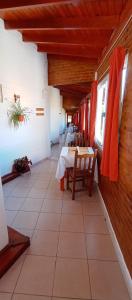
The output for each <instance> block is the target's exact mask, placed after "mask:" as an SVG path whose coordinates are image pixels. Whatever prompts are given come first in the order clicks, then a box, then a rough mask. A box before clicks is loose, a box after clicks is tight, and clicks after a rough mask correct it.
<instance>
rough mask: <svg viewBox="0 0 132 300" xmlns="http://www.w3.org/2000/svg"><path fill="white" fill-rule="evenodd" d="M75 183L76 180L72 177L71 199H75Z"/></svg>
mask: <svg viewBox="0 0 132 300" xmlns="http://www.w3.org/2000/svg"><path fill="white" fill-rule="evenodd" d="M75 184H76V181H75V179H74V180H73V184H72V200H75Z"/></svg>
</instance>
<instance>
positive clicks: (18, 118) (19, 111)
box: [8, 100, 29, 127]
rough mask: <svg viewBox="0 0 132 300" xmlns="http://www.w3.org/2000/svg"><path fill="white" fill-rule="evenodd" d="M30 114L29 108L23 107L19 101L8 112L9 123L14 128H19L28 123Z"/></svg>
mask: <svg viewBox="0 0 132 300" xmlns="http://www.w3.org/2000/svg"><path fill="white" fill-rule="evenodd" d="M28 114H29V111H28V108H27V107H22V106H21V103H20V100H17V101H16V103H15V104H12V105H11V108H10V110H8V117H9V121H10V123H11V124H13V125H14V127H19V126H20V124H21V123H22V122H24V121H27V120H28Z"/></svg>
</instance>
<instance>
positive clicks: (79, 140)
mask: <svg viewBox="0 0 132 300" xmlns="http://www.w3.org/2000/svg"><path fill="white" fill-rule="evenodd" d="M68 146H71V147H72V146H73V147H77V146H79V147H84V146H85V141H84V137H83V134H82V133H81V132H76V133H75V138H74V141H72V142H70V143H68Z"/></svg>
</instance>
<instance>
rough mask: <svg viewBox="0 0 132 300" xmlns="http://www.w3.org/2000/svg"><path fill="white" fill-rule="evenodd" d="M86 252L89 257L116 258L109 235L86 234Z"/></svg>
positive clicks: (100, 258)
mask: <svg viewBox="0 0 132 300" xmlns="http://www.w3.org/2000/svg"><path fill="white" fill-rule="evenodd" d="M87 254H88V258H89V259H99V260H117V257H116V254H115V251H114V247H113V244H112V241H111V238H110V236H109V235H104V234H88V235H87Z"/></svg>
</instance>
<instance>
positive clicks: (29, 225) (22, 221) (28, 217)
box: [13, 211, 39, 229]
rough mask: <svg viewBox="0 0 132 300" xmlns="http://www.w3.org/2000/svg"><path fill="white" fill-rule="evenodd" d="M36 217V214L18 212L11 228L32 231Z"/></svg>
mask: <svg viewBox="0 0 132 300" xmlns="http://www.w3.org/2000/svg"><path fill="white" fill-rule="evenodd" d="M38 215H39V214H38V213H37V212H27V211H19V212H18V213H17V215H16V217H15V220H14V222H13V227H16V228H26V229H34V227H35V225H36V223H37V219H38Z"/></svg>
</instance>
